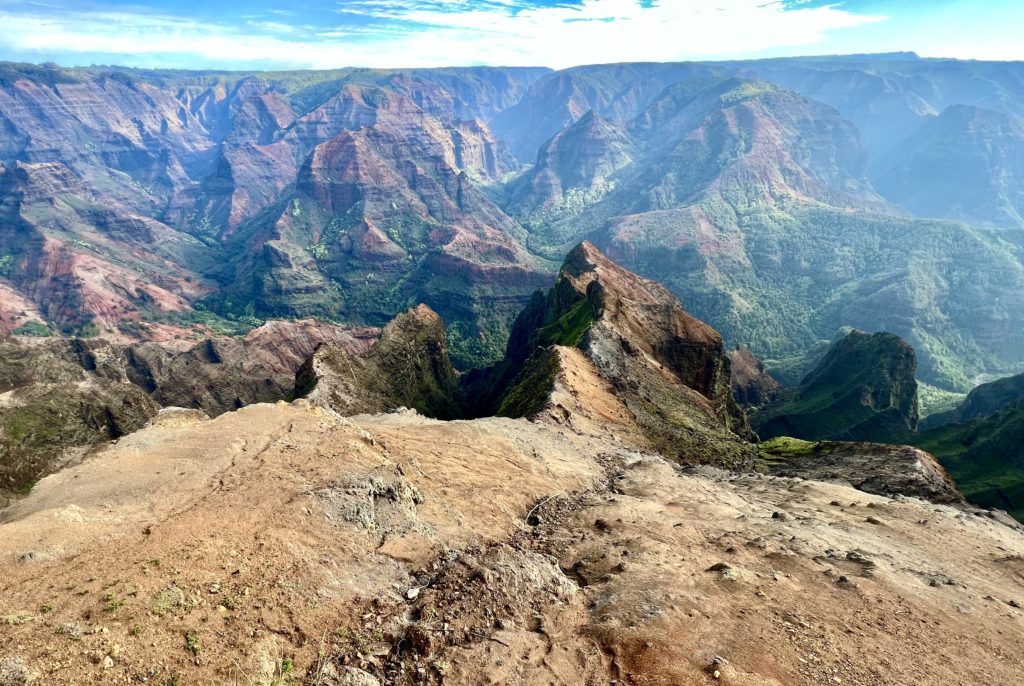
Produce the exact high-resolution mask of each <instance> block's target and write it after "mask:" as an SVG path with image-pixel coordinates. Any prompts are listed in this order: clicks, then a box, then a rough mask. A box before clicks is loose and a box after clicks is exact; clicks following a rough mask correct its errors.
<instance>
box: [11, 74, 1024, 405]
mask: <svg viewBox="0 0 1024 686" xmlns="http://www.w3.org/2000/svg"><path fill="white" fill-rule="evenodd" d="M1022 71H1024V69H1022V68H1021V67H1020V66H1019V65H1013V64H1000V63H963V62H956V61H948V60H921V59H917V58H915V57H913V56H911V55H887V56H850V57H836V58H806V59H787V60H764V61H755V62H736V63H719V64H711V63H707V64H697V63H679V64H622V65H597V66H589V67H578V68H573V69H567V70H563V71H559V72H551V71H548V70H544V69H493V68H466V69H429V70H397V71H387V70H367V69H342V70H334V71H323V72H280V73H230V72H183V71H159V70H156V71H153V70H133V69H120V68H89V69H61V68H58V67H53V66H42V67H36V66H32V65H11V64H3V65H0V165H2V168H0V294H2V295H3V297H2V298H0V332H10V331H14V330H22V331H28V332H32V333H44V332H50V333H57V332H59V333H67V334H81V335H91V334H93V333H95V332H98V331H103V332H106V333H107V334H108V335H114V336H119V337H122V338H123V339H133V338H140V337H141V338H147V339H161V338H166V337H169V336H182V335H188V333H189V332H190V331H192V330H194V329H196V328H197V327H202V326H207V327H208V326H209V325H210V324H211V322H216V323H217V325H218V326H220V325H224V326H230V327H240V328H248V327H251V326H255V325H258V324H259V323H260V322H262V321H264V320H266V319H268V318H273V317H287V318H293V317H307V316H316V317H319V318H323V319H329V320H333V321H339V322H345V323H352V324H366V325H372V326H380V325H383V324H384V323H385V322H387V321H389V320H390V319H391V318H392V317H393V316H395V315H396V314H398V313H399V312H402V311H404V310H406V309H408V308H409V307H412V306H415V305H417V304H419V303H425V304H427V305H428V306H429V307H431V308H432V309H433V310H434V311H436V312H437V313H438V314H439V315H440V316H441V317H442V318H443V319H444V321H445V322H446V327H447V331H446V335H447V340H448V342H449V344H450V346H451V355H452V361H453V363H454V364H455V365H456V366H457V367H459V368H462V369H466V368H470V367H474V366H481V365H486V364H490V363H492V362H493V361H495V360H496V359H498V358H500V356H501V354H502V351H503V349H504V346H505V341H506V339H507V337H508V335H509V330H510V329H509V327H510V326H511V323H512V320H513V318H514V317H515V315H516V313H517V312H518V311H519V310H520V309H521V308H522V307H523V306H524V305H525V304H526V303H527V302H528V301H529V297H530V294H531V293H532V292H533V291H534V290H535V289H537V288H539V287H546V286H549V285H550V284H551V283H552V282H553V281H554V279H555V276H556V270H557V265H558V263H559V261H560V260H561V258H562V256H563V255H564V253H565V252H566V251H567V250H569V249H570V248H571V247H572V246H573V245H575V244H576V243H578V242H579V241H580V240H582V239H584V238H588V239H590V240H591V241H592V242H594V243H595V244H596V245H597V246H598V247H599V248H601V249H602V250H604V251H606V252H607V253H608V254H609V255H610V256H612V257H613V258H614V259H615V260H616V261H618V262H621V263H622V264H624V265H625V266H627V267H628V268H629V269H631V270H633V271H636V272H638V273H641V274H643V275H645V276H647V277H652V278H656V279H658V280H660V281H662V282H664V283H665V284H666V285H668V286H669V288H670V289H671V290H672V291H673V292H674V293H675V294H676V295H677V296H679V297H681V298H682V299H683V301H684V303H685V304H686V307H687V308H688V309H689V310H690V311H692V312H693V313H694V314H695V315H696V316H698V317H700V318H701V319H703V320H705V321H708V322H710V323H712V324H713V325H714V326H715V328H716V329H717V330H719V331H721V332H722V334H723V336H724V337H725V340H726V341H727V342H728V343H729V344H730V345H731V344H733V343H736V342H743V343H745V344H747V345H749V347H750V349H751V351H752V352H753V353H754V354H755V355H757V356H759V357H761V358H764V359H766V360H769V361H772V363H773V364H774V363H775V362H780V361H785V360H793V359H796V358H799V357H800V356H802V355H803V354H804V353H806V352H807V351H808V350H810V349H811V348H814V347H815V346H817V345H818V344H820V342H821V341H827V340H830V339H832V338H833V337H834V335H835V333H836V331H837V330H840V329H842V328H843V327H856V328H860V329H866V330H889V331H893V332H895V333H897V334H898V335H900V336H901V337H903V338H905V339H906V340H907V341H909V342H910V343H911V344H912V345H914V346H915V347H916V348H917V349H918V350H920V355H921V373H922V378H923V380H925V381H928V382H929V383H933V384H935V385H938V386H942V387H944V388H947V389H960V390H966V389H968V388H969V387H970V386H971V385H973V380H974V379H975V378H976V377H977V376H978V375H981V374H1011V373H1017V372H1020V371H1021V370H1022V369H1024V345H1022V344H1020V343H1019V342H1017V341H1016V340H1015V339H1014V337H1012V336H1010V335H1007V331H1013V330H1016V329H1017V328H1020V325H1021V323H1024V296H1022V295H1021V293H1024V266H1022V259H1021V256H1022V254H1024V239H1022V238H1021V236H1024V233H1022V232H1020V231H1017V230H1011V231H1002V232H999V233H998V235H996V234H994V233H990V232H988V231H987V229H990V228H993V227H994V228H1003V229H1013V228H1014V226H1016V225H1015V224H1013V223H1012V221H1011V220H1012V218H1013V217H1012V213H1013V212H1015V211H1016V209H1015V208H1017V207H1019V205H1018V204H1017V200H1016V195H1015V193H1016V191H1015V189H1016V188H1017V186H1016V185H1015V184H1016V176H1018V175H1019V168H1018V167H1017V166H1015V164H1014V156H1015V154H1016V153H1013V150H1015V149H1016V148H1014V147H1013V146H1014V145H1015V143H1014V141H1015V138H1014V135H1010V134H1011V133H1012V131H1010V130H1009V129H1007V128H1006V127H1005V126H1003V125H1002V124H1000V125H998V126H996V125H989V124H986V126H984V127H979V126H977V125H976V124H970V125H969V126H968V127H967V128H966V133H965V134H964V136H963V137H962V141H961V139H960V138H958V139H957V140H958V141H961V142H962V144H961V143H957V144H956V145H955V146H952V147H947V148H943V147H942V145H941V144H942V136H941V135H935V134H934V132H933V133H932V134H931V135H929V132H930V131H931V130H932V127H933V126H938V124H939V122H940V120H944V119H945V118H946V115H948V116H952V114H954V113H956V112H957V111H958V110H957V109H956V107H958V106H965V107H968V108H980V109H979V110H978V111H979V112H980V111H981V110H982V109H983V110H988V111H990V112H991V113H995V114H991V115H985V116H984V117H980V115H979V117H980V118H978V117H975V118H972V120H971V121H972V122H974V121H981V120H984V121H986V122H987V121H989V119H992V118H995V119H993V121H995V120H996V119H998V120H999V121H1002V120H1003V119H1005V121H1014V119H1013V117H1017V116H1020V115H1021V114H1022V111H1024V106H1022V104H1021V97H1020V88H1019V87H1018V86H1019V83H1020V81H1021V73H1022ZM951 107H952V108H953V109H952V110H950V108H951ZM940 113H944V116H943V117H940V116H939V114H940ZM1000 118H1003V119H1000ZM942 123H943V125H945V122H942ZM942 131H945V129H942ZM861 134H863V139H862V137H861ZM1004 134H1005V135H1004ZM900 146H911V147H912V148H913V150H914V151H916V152H915V154H914V155H910V156H907V159H918V160H920V161H922V162H920V163H921V164H924V165H925V166H929V165H928V163H927V160H929V159H931V158H930V157H929V155H933V154H937V153H936V151H939V152H942V154H948V155H950V159H952V160H961V159H962V160H972V159H975V157H976V151H977V150H986V149H988V148H986V146H989V148H991V155H990V156H989V157H986V158H985V161H986V164H985V165H983V166H970V165H966V164H964V165H960V163H958V162H957V163H954V166H956V167H960V166H962V167H963V168H964V169H970V170H971V176H970V178H966V179H964V181H963V183H956V182H950V183H951V186H950V188H949V189H947V190H945V191H943V192H942V193H940V194H939V197H930V196H929V195H928V193H929V192H930V190H929V184H927V183H923V182H922V183H921V184H918V185H917V186H914V185H913V183H912V182H913V181H914V179H909V180H906V182H907V184H908V185H907V186H906V188H903V186H901V185H900V183H902V181H901V182H900V183H897V182H896V181H898V180H899V178H900V175H899V174H897V173H896V171H892V172H891V173H890V171H889V170H895V167H893V166H891V165H890V166H888V167H886V166H885V164H883V163H884V162H885V160H886V159H889V160H891V159H892V158H891V157H890V158H885V157H884V156H885V155H887V154H889V153H892V151H893V150H896V149H902V148H901V147H900ZM907 149H908V150H909V149H910V147H908V148H907ZM953 171H961V170H960V169H959V168H958V169H954V170H953ZM975 172H977V173H975ZM885 174H890V176H885ZM922 174H923V172H922ZM916 175H917V173H916V172H913V173H912V174H911V176H916ZM903 176H906V175H903ZM944 178H945V177H944ZM949 178H954V177H953V176H952V172H951V174H950V175H949ZM881 179H885V180H886V181H887V182H886V183H881V181H880V180H881ZM890 180H891V181H892V183H889V182H888V181H890ZM987 189H993V190H994V191H996V192H994V193H993V194H992V197H991V198H989V199H990V200H991V202H982V203H974V202H972V200H971V199H972V198H976V197H977V194H978V193H984V194H985V195H986V197H988V195H989V193H988V190H987ZM904 191H906V193H908V194H909V195H906V196H904V195H903V193H904ZM933 195H934V194H933ZM918 196H920V197H918ZM915 198H918V200H915ZM891 200H898V201H899V202H900V203H903V204H905V205H906V207H908V208H911V209H913V210H915V211H920V212H924V213H926V214H929V215H931V214H937V215H950V216H956V217H963V218H968V219H970V220H971V221H975V220H977V222H978V227H973V228H971V227H968V226H966V225H963V224H959V223H955V222H949V221H935V220H920V219H915V218H914V217H912V216H911V215H910V214H909V213H908V211H907V210H906V209H903V208H900V207H898V206H897V204H893V203H892V202H890V201H891ZM918 201H919V202H920V204H919V205H918V204H915V203H917V202H918ZM941 202H946V203H947V205H949V207H944V206H941ZM979 227H980V228H979ZM224 319H227V320H231V321H230V322H228V323H227V324H225V323H224V321H223V320H224ZM25 326H28V329H22V327H25ZM780 363H781V362H780Z"/></svg>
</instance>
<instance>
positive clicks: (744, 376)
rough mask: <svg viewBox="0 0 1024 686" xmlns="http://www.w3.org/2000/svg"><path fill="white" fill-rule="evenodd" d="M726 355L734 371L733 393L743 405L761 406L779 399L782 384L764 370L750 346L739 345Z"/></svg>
mask: <svg viewBox="0 0 1024 686" xmlns="http://www.w3.org/2000/svg"><path fill="white" fill-rule="evenodd" d="M726 355H727V356H728V357H729V368H730V371H731V373H732V377H731V379H732V395H733V397H734V398H735V399H736V402H737V403H738V404H739V405H740V406H741V407H747V408H751V407H760V406H761V405H766V404H768V403H771V402H774V401H775V400H776V399H778V397H779V394H780V393H781V392H782V384H780V383H779V382H778V381H776V380H775V379H774V378H773V377H772V375H771V374H769V373H768V372H766V371H765V370H764V363H763V362H761V360H759V359H758V358H757V356H756V355H754V353H752V352H750V348H748V347H747V346H745V345H738V346H736V347H735V348H733V349H732V350H730V351H729V352H728V353H726Z"/></svg>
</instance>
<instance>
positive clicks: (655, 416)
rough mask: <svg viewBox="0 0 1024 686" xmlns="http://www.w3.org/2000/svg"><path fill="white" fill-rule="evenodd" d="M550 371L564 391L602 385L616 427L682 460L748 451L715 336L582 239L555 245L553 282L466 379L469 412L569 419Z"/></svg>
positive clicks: (742, 459) (741, 456)
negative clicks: (487, 363) (561, 257)
mask: <svg viewBox="0 0 1024 686" xmlns="http://www.w3.org/2000/svg"><path fill="white" fill-rule="evenodd" d="M572 348H578V349H579V350H581V351H582V352H583V355H582V356H579V355H575V354H574V353H573V352H572V351H571V350H570V349H572ZM559 382H561V383H562V384H563V385H566V384H567V385H568V386H569V391H568V392H569V394H570V395H576V394H580V393H581V389H580V388H575V387H574V384H576V383H581V384H584V385H586V386H588V387H590V388H600V389H603V390H602V396H603V397H605V398H607V399H608V401H609V404H610V405H615V404H616V403H618V404H619V405H620V406H618V407H616V408H611V407H610V408H609V411H610V412H611V413H612V414H614V415H615V416H617V417H619V418H621V426H620V429H621V430H622V431H624V432H625V433H626V434H629V435H632V436H634V439H633V440H635V441H636V442H639V443H640V444H642V445H649V446H651V447H653V448H655V449H657V450H659V451H661V452H663V453H664V454H665V455H667V456H670V457H673V458H675V459H678V460H680V461H682V462H684V463H689V464H695V463H700V462H711V463H716V464H728V465H732V466H743V465H749V464H750V463H751V461H752V459H753V457H754V451H753V448H752V446H751V445H749V444H748V443H747V442H746V441H745V440H744V439H745V438H748V437H749V427H748V426H747V422H746V417H745V415H744V414H743V413H742V411H740V410H739V409H738V408H737V406H736V404H735V401H734V400H733V398H732V392H731V388H730V378H729V362H728V358H727V357H726V356H725V350H724V348H723V344H722V338H721V336H719V335H718V333H717V332H716V331H715V330H714V329H712V328H711V327H710V326H708V325H707V324H704V323H703V322H701V321H699V320H697V319H695V318H694V317H692V316H690V315H689V314H687V312H686V311H685V310H684V309H683V307H682V304H681V303H680V302H679V301H678V300H677V299H676V298H675V297H674V296H673V295H672V294H671V293H669V292H668V290H666V289H665V288H664V287H663V286H661V285H659V284H657V283H654V282H652V281H649V280H647V279H644V278H641V277H638V276H636V275H635V274H632V273H630V272H628V271H626V270H625V269H622V268H621V267H619V266H618V265H616V264H614V263H613V262H611V261H610V260H609V259H608V258H607V257H605V256H604V255H603V254H602V253H601V252H600V251H599V250H597V248H595V247H594V246H593V245H592V244H590V243H587V242H583V243H581V244H580V245H578V246H577V247H576V248H574V249H573V250H572V252H570V253H569V255H568V256H567V257H566V259H565V263H564V264H563V266H562V270H561V272H560V273H559V278H558V281H557V282H556V283H555V286H554V288H552V289H551V290H550V291H548V292H547V293H546V294H542V293H537V294H535V295H534V298H533V300H532V301H531V303H530V305H529V306H528V307H527V308H526V309H525V310H523V312H522V313H520V315H519V317H518V318H517V319H516V322H515V324H514V326H513V328H512V335H511V338H510V339H509V344H508V348H507V350H506V353H505V359H504V360H503V362H502V363H501V364H499V365H498V366H497V367H495V368H492V369H491V370H489V372H487V373H485V374H482V375H475V376H471V377H469V378H467V383H466V386H467V388H468V389H469V396H470V402H471V403H472V404H473V405H474V407H475V409H476V411H477V412H478V413H481V414H486V413H488V412H491V411H497V412H498V413H500V414H502V415H506V416H513V417H520V416H534V417H537V416H542V415H543V416H547V417H550V418H551V419H552V420H554V421H556V422H564V421H571V419H572V417H571V414H572V412H571V407H566V406H564V405H560V404H559V402H558V401H557V399H556V398H555V397H554V396H553V395H552V391H557V387H558V383H559ZM577 405H578V407H579V408H580V409H584V410H585V411H584V412H583V413H582V414H583V415H585V416H584V419H585V420H586V421H594V420H595V419H596V418H595V417H594V416H593V415H592V414H590V413H589V412H588V411H586V408H587V406H588V403H587V402H586V401H585V400H583V401H581V403H579V404H577ZM490 408H493V409H490ZM588 414H590V416H586V415H588Z"/></svg>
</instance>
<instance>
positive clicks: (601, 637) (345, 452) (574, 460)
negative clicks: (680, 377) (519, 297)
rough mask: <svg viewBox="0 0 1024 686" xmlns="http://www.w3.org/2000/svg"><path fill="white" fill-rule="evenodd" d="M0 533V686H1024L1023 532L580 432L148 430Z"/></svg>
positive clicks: (268, 419) (529, 425) (309, 427)
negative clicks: (707, 464)
mask: <svg viewBox="0 0 1024 686" xmlns="http://www.w3.org/2000/svg"><path fill="white" fill-rule="evenodd" d="M0 521H2V522H3V523H2V524H0V617H2V618H3V620H2V621H0V646H2V647H0V683H3V684H4V686H7V684H19V683H24V682H23V681H19V679H21V677H22V676H24V675H31V677H32V679H33V680H32V681H31V683H36V684H69V685H70V684H78V685H84V684H129V683H151V684H160V685H161V686H170V685H171V684H178V685H181V686H184V685H186V684H188V685H191V684H304V683H305V684H321V685H330V684H350V685H351V684H373V683H376V682H375V681H374V680H373V677H375V678H377V679H379V680H380V682H381V683H394V684H415V683H441V682H443V683H450V684H609V683H618V684H637V685H639V684H645V685H648V684H666V685H668V684H704V683H723V684H734V685H737V686H759V685H769V684H770V685H776V684H787V685H788V684H861V685H864V686H867V685H881V684H891V685H893V686H895V685H901V686H902V685H906V684H936V685H938V684H950V685H952V684H1020V683H1024V610H1022V609H1021V607H1020V605H1021V604H1024V536H1022V534H1021V531H1020V529H1019V528H1018V529H1015V528H1012V527H1011V526H1010V525H1007V524H1004V523H1002V522H999V521H995V520H993V519H991V518H988V517H986V516H984V515H983V514H972V513H968V512H964V511H961V510H958V509H955V508H953V507H947V506H938V505H933V504H930V503H925V502H923V501H919V500H915V499H909V498H901V497H898V498H895V499H889V498H885V497H880V496H873V495H868V494H866V493H862V492H860V491H855V490H853V489H851V488H849V487H846V486H842V485H836V484H827V483H822V482H812V481H803V480H799V479H783V478H774V477H767V476H762V475H756V474H744V475H738V474H729V473H726V472H721V471H717V470H713V469H710V468H702V469H699V470H691V471H684V470H681V469H679V468H678V467H676V466H673V465H671V464H669V463H668V462H666V461H664V460H663V459H661V458H659V457H657V456H653V455H650V454H642V453H639V452H636V451H635V450H633V449H631V448H629V447H628V446H626V445H624V444H622V443H621V442H619V440H618V439H616V438H615V437H614V436H612V435H610V434H603V433H602V432H601V430H600V429H593V428H591V430H590V431H589V433H588V434H586V435H584V434H581V433H576V432H575V431H572V430H569V429H567V428H564V427H559V426H554V425H550V426H549V425H547V424H545V423H542V422H528V421H525V420H509V419H497V418H491V419H483V420H475V421H459V422H439V421H435V420H429V419H424V418H422V417H420V416H418V415H416V414H415V413H412V412H403V411H399V412H396V413H392V414H386V415H375V416H366V415H364V416H358V417H353V418H350V419H345V418H341V417H339V416H337V415H335V414H334V413H332V412H330V411H328V410H324V409H320V408H313V407H311V406H310V405H309V404H308V403H306V402H305V401H297V402H296V403H293V404H290V405H289V404H285V403H278V404H277V405H253V406H250V407H246V408H244V409H242V410H239V411H237V412H231V413H228V414H225V415H222V416H220V417H218V418H217V419H213V420H208V419H205V418H203V417H201V416H200V415H199V414H198V413H195V412H191V411H183V410H169V411H166V410H165V411H164V412H162V413H161V415H160V416H159V418H158V419H157V420H156V421H155V422H154V423H153V425H151V426H150V427H148V428H146V429H144V430H142V431H140V432H138V433H135V434H132V435H130V436H127V437H125V438H123V439H121V440H120V441H118V442H116V443H115V444H112V445H110V446H109V447H106V448H104V449H101V450H100V451H99V452H98V453H97V454H96V455H95V456H93V457H91V458H90V459H87V460H86V461H84V462H83V463H82V464H80V465H78V466H76V467H72V468H70V469H67V470H65V471H62V472H60V473H57V474H55V475H53V476H50V477H47V478H45V479H43V480H42V481H41V482H40V483H39V484H38V485H37V486H36V488H35V489H34V490H33V492H32V493H31V495H29V496H28V497H27V498H25V499H24V500H21V501H19V502H18V503H16V504H15V505H14V506H13V507H11V508H9V509H7V510H6V511H0ZM360 670H362V671H360ZM371 674H372V675H373V677H371V676H370V675H371ZM5 678H6V679H8V680H7V681H4V679H5Z"/></svg>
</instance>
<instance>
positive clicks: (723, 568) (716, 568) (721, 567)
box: [704, 562, 732, 572]
mask: <svg viewBox="0 0 1024 686" xmlns="http://www.w3.org/2000/svg"><path fill="white" fill-rule="evenodd" d="M730 569H732V565H730V564H728V563H726V562H716V563H715V564H713V565H711V566H710V567H708V568H707V569H706V570H704V571H707V572H728V571H729V570H730Z"/></svg>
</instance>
